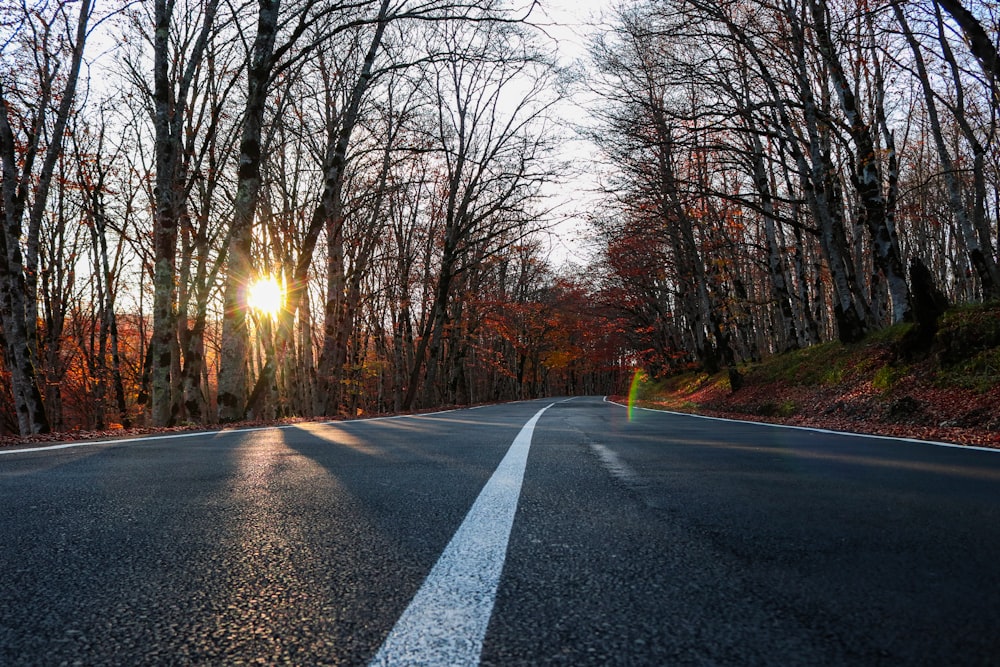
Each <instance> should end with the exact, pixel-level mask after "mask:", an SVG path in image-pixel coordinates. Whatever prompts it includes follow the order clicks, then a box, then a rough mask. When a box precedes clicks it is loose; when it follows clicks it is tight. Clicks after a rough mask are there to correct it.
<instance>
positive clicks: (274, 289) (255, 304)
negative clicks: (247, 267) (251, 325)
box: [247, 276, 285, 317]
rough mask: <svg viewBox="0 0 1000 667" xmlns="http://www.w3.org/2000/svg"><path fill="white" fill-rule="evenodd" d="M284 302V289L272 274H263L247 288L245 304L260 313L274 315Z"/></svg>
mask: <svg viewBox="0 0 1000 667" xmlns="http://www.w3.org/2000/svg"><path fill="white" fill-rule="evenodd" d="M284 303H285V291H284V290H283V289H282V287H281V285H279V284H278V280H277V279H276V278H275V277H274V276H265V277H263V278H260V279H258V280H257V282H255V283H251V284H250V286H249V287H248V288H247V306H248V307H249V308H251V309H253V310H256V311H257V312H258V313H260V314H262V315H269V316H271V317H276V316H277V315H278V313H279V312H280V311H281V308H282V306H284Z"/></svg>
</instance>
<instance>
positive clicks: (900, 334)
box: [637, 304, 1000, 447]
mask: <svg viewBox="0 0 1000 667" xmlns="http://www.w3.org/2000/svg"><path fill="white" fill-rule="evenodd" d="M912 334H913V332H912V327H911V326H910V325H899V326H896V327H892V328H890V329H887V330H884V331H880V332H878V333H876V334H874V335H872V336H871V337H869V338H868V339H867V340H865V341H864V342H862V343H859V344H856V345H842V344H840V343H836V342H833V343H824V344H822V345H816V346H814V347H810V348H808V349H805V350H798V351H795V352H791V353H788V354H783V355H778V356H775V357H772V358H770V359H766V360H764V361H762V362H759V363H755V364H750V365H748V366H746V367H744V368H742V369H741V370H742V371H743V373H744V375H745V378H746V382H745V386H744V387H743V388H742V389H740V390H739V391H737V392H735V393H733V392H730V390H729V381H728V379H727V378H726V375H725V373H720V374H717V375H714V376H709V375H705V374H700V375H697V374H690V375H684V376H680V377H674V378H670V379H668V380H665V381H663V382H660V383H658V384H655V385H654V384H651V383H647V384H646V385H644V386H643V387H642V388H641V389H640V392H639V397H640V399H641V400H640V401H639V402H638V403H637V404H638V405H641V406H644V407H654V408H661V409H669V410H679V411H685V412H697V413H699V414H710V415H717V416H726V417H733V418H737V419H753V420H755V421H769V422H780V423H788V424H795V425H801V426H817V427H822V428H830V429H836V430H846V431H858V432H864V433H879V434H885V435H895V436H905V437H914V438H922V439H932V440H943V441H947V442H956V443H962V444H971V445H981V446H992V447H1000V304H989V305H979V306H968V307H963V308H957V309H953V310H951V311H949V312H948V313H946V314H945V315H944V317H943V318H942V319H941V322H940V325H939V330H938V332H937V333H936V335H935V337H934V341H933V343H932V345H931V348H930V350H929V351H925V352H922V353H920V354H913V353H908V352H907V350H908V349H909V347H910V345H909V344H908V343H909V341H910V339H911V337H912Z"/></svg>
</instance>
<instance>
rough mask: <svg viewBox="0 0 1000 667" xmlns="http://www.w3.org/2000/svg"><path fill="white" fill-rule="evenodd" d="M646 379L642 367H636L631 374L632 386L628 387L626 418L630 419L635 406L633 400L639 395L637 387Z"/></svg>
mask: <svg viewBox="0 0 1000 667" xmlns="http://www.w3.org/2000/svg"><path fill="white" fill-rule="evenodd" d="M645 379H646V374H645V373H643V372H642V369H636V371H635V373H634V374H633V375H632V386H630V387H629V388H628V420H629V421H632V412H633V408H634V407H635V400H636V398H637V397H638V395H639V387H641V386H642V383H643V381H644V380H645Z"/></svg>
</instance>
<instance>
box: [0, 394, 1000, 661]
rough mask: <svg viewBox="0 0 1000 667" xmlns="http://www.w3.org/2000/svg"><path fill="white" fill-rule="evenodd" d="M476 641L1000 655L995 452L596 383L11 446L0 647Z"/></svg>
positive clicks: (125, 651) (60, 652)
mask: <svg viewBox="0 0 1000 667" xmlns="http://www.w3.org/2000/svg"><path fill="white" fill-rule="evenodd" d="M546 406H550V407H548V408H547V409H545V410H544V411H542V410H543V408H546ZM533 418H537V419H536V421H535V422H534V423H533V424H529V421H530V420H532V419H533ZM526 425H527V426H526ZM477 499H478V500H477ZM515 507H516V511H515V509H514V508H515ZM505 517H506V518H505ZM449 596H450V597H449ZM456 601H457V602H456ZM456 604H457V605H458V606H463V609H464V606H467V607H468V609H464V610H457V611H456V610H455V609H453V607H454V606H455V605H456ZM466 612H468V613H466ZM456 619H457V620H456ZM463 619H464V620H463ZM452 624H453V625H454V627H452ZM478 635H481V636H478ZM390 637H391V638H392V639H390ZM407 642H409V643H407ZM414 642H415V643H414ZM462 651H465V653H462ZM470 655H471V656H473V657H472V658H470V657H469V656H470ZM476 655H478V656H480V657H479V662H480V664H483V665H720V664H721V665H725V664H732V665H749V664H766V665H856V664H892V665H897V664H927V665H942V664H962V665H969V664H994V665H995V664H1000V453H995V452H987V451H976V450H969V449H960V448H950V447H941V446H935V445H931V444H923V443H913V442H903V441H896V440H887V439H878V438H869V437H852V436H847V435H839V434H831V433H823V432H817V431H809V430H801V429H788V428H777V427H771V426H765V425H755V424H746V423H739V422H728V421H721V420H710V419H703V418H697V417H690V416H683V415H674V414H666V413H654V412H649V411H636V412H635V413H634V415H633V419H632V420H631V421H630V420H629V419H628V412H627V410H626V409H625V408H624V407H621V406H618V405H614V404H611V403H608V402H605V401H604V400H603V399H602V398H601V397H585V398H574V399H569V400H567V399H551V400H545V401H526V402H521V403H513V404H507V405H497V406H489V407H482V408H478V409H472V410H458V411H452V412H445V413H439V414H434V415H424V416H411V417H402V418H393V419H381V420H367V421H356V422H344V423H338V424H330V425H323V424H300V425H295V426H290V427H283V428H276V429H258V430H246V431H224V432H219V433H209V434H198V435H193V436H192V435H190V434H185V437H161V438H142V439H136V440H125V441H109V442H104V443H98V444H88V445H85V446H78V447H69V448H63V449H49V448H28V449H27V450H22V451H17V450H0V665H62V664H68V665H72V664H81V665H105V664H108V665H157V664H170V665H186V664H198V665H202V664H204V665H233V664H267V665H277V664H293V665H323V664H345V665H368V664H421V663H424V664H470V663H472V664H474V663H475V662H476V658H475V657H474V656H476Z"/></svg>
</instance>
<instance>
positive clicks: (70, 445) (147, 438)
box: [0, 401, 565, 456]
mask: <svg viewBox="0 0 1000 667" xmlns="http://www.w3.org/2000/svg"><path fill="white" fill-rule="evenodd" d="M524 402H525V401H511V402H510V403H508V405H512V404H514V403H524ZM563 402H565V401H563ZM476 407H487V406H476ZM463 409H465V410H473V409H475V408H463ZM458 411H459V409H457V408H456V409H455V410H443V411H441V412H428V413H424V414H419V415H388V416H385V417H364V418H362V419H335V420H332V421H323V422H303V423H307V424H319V425H321V426H344V425H347V424H359V423H365V422H379V421H390V420H393V419H417V418H420V417H429V416H432V415H440V414H444V413H446V412H458ZM298 425H299V424H281V425H277V426H252V427H248V428H225V429H216V430H214V431H186V432H184V433H170V434H167V435H140V436H137V437H134V438H118V439H113V440H80V441H77V442H64V443H60V444H56V445H41V446H39V447H22V446H20V445H13V446H10V447H0V456H2V455H4V454H30V453H32V452H48V451H55V450H58V449H76V448H77V447H97V446H98V445H127V444H131V443H135V442H151V441H153V440H176V439H178V438H194V437H197V436H199V435H201V436H212V435H229V434H231V433H252V432H254V431H268V430H270V429H285V428H295V427H297V426H298Z"/></svg>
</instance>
